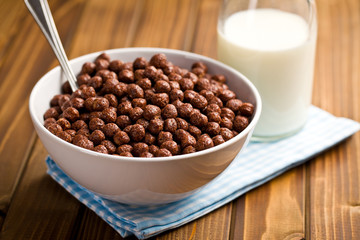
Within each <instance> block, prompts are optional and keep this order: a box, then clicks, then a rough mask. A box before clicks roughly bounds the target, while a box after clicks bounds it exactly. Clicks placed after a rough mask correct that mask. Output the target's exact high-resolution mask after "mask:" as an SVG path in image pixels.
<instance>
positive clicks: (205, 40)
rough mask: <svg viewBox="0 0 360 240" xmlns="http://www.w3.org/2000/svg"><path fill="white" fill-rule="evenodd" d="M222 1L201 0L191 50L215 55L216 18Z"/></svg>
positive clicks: (209, 55)
mask: <svg viewBox="0 0 360 240" xmlns="http://www.w3.org/2000/svg"><path fill="white" fill-rule="evenodd" d="M221 3H222V1H219V0H203V1H202V2H201V6H200V11H199V14H198V19H197V24H196V29H195V36H194V41H193V43H192V51H193V52H195V53H198V54H202V55H205V56H208V57H211V58H216V57H217V45H216V44H217V30H216V29H217V18H218V15H219V14H218V12H219V9H220V7H221Z"/></svg>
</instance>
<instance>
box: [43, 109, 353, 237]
mask: <svg viewBox="0 0 360 240" xmlns="http://www.w3.org/2000/svg"><path fill="white" fill-rule="evenodd" d="M359 129H360V124H359V123H357V122H354V121H352V120H349V119H345V118H336V117H334V116H332V115H330V114H329V113H327V112H325V111H323V110H321V109H319V108H316V107H311V110H310V116H309V120H308V122H307V124H306V126H305V127H304V129H303V130H302V131H300V132H299V133H298V134H296V135H294V136H292V137H289V138H286V139H284V140H281V141H277V142H270V143H253V142H251V143H250V144H249V145H248V146H247V147H246V148H245V149H244V151H243V152H241V154H240V155H238V156H237V157H236V158H235V159H234V161H233V163H231V165H230V166H229V167H228V168H227V169H226V170H225V171H224V172H223V173H222V174H221V175H220V176H218V177H217V178H216V179H214V180H213V181H212V182H211V183H210V184H208V185H207V186H206V187H204V188H203V189H202V190H201V191H199V192H197V193H196V194H194V195H192V196H190V197H188V198H186V199H183V200H180V201H178V202H175V203H170V204H166V205H162V206H151V207H139V206H132V205H126V204H120V203H117V202H113V201H109V200H106V199H104V198H101V197H99V196H97V195H96V194H93V193H92V192H90V191H88V190H86V189H85V188H83V187H81V186H80V185H78V184H77V183H76V182H74V181H73V180H72V179H70V178H69V177H68V176H66V175H65V174H64V172H63V171H62V170H61V169H60V168H59V167H58V166H57V165H56V164H55V162H54V161H53V160H52V159H51V158H50V157H48V158H47V160H46V163H47V165H48V174H50V175H51V177H53V178H54V179H55V180H56V181H57V182H58V183H59V184H60V185H62V186H63V187H64V188H65V189H66V190H67V191H68V192H70V193H71V194H72V195H73V196H74V197H76V198H77V199H78V200H79V201H81V202H82V203H83V204H85V205H86V206H87V207H89V208H90V209H91V210H93V211H94V212H95V213H96V214H97V215H99V216H100V217H101V218H102V219H104V221H106V222H107V223H108V224H110V226H112V227H113V228H114V229H115V230H116V231H117V232H119V233H120V234H121V236H123V237H126V236H129V235H132V234H135V235H136V237H138V238H140V239H145V238H148V237H151V236H154V235H156V234H159V233H161V232H163V231H166V230H168V229H172V228H176V227H178V226H181V225H183V224H185V223H187V222H190V221H192V220H194V219H196V218H199V217H201V216H203V215H205V214H207V213H209V212H211V211H213V210H214V209H216V208H219V207H220V206H223V205H224V204H226V203H228V202H230V201H232V200H234V199H235V198H237V197H239V196H240V195H242V194H244V193H246V192H247V191H249V190H251V189H253V188H255V187H257V186H259V185H261V184H263V183H265V182H267V181H269V180H271V179H272V178H274V177H276V176H278V175H280V174H281V173H283V172H285V171H287V170H288V169H290V168H293V167H295V166H297V165H299V164H302V163H304V162H305V161H307V160H309V159H310V158H312V157H313V156H315V155H317V154H319V153H320V152H322V151H324V150H326V149H328V148H330V147H331V146H333V145H335V144H336V143H338V142H340V141H342V140H344V139H345V138H347V137H349V136H351V135H352V134H354V133H355V132H357V131H358V130H359Z"/></svg>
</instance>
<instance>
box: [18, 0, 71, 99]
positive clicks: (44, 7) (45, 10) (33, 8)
mask: <svg viewBox="0 0 360 240" xmlns="http://www.w3.org/2000/svg"><path fill="white" fill-rule="evenodd" d="M24 2H25V4H26V6H27V8H28V9H29V11H30V13H31V15H32V16H33V17H34V19H35V21H36V22H37V24H38V25H39V27H40V29H41V31H42V32H43V33H44V35H45V37H46V39H47V40H48V42H49V44H50V46H51V48H52V50H53V51H54V53H55V55H56V57H57V59H58V60H59V63H60V65H61V68H62V70H63V71H64V73H65V76H66V78H67V79H68V81H69V83H70V86H71V89H72V91H73V92H74V91H75V90H76V89H77V88H78V86H77V83H76V77H75V74H74V72H73V71H72V69H71V67H70V65H69V61H68V58H67V57H66V53H65V50H64V47H63V46H62V44H61V41H60V37H59V34H58V32H57V29H56V26H55V23H54V19H53V17H52V15H51V11H50V7H49V4H48V2H47V0H24Z"/></svg>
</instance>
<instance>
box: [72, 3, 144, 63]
mask: <svg viewBox="0 0 360 240" xmlns="http://www.w3.org/2000/svg"><path fill="white" fill-rule="evenodd" d="M142 5H143V0H137V1H132V0H125V1H117V0H111V1H107V2H106V4H104V1H101V0H90V1H87V3H86V6H85V9H84V12H83V16H82V17H81V22H80V24H79V26H78V28H77V30H76V34H75V38H74V40H73V43H72V46H71V51H70V54H69V56H70V58H73V57H78V56H81V55H84V54H88V53H91V52H96V51H102V50H105V49H112V48H123V47H128V46H129V42H131V41H132V39H134V35H135V34H136V32H135V30H134V29H135V28H136V26H137V24H138V18H139V14H140V11H141V9H142Z"/></svg>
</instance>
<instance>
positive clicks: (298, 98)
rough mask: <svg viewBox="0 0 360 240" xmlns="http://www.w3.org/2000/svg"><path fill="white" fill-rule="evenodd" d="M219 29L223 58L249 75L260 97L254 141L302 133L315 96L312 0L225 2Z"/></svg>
mask: <svg viewBox="0 0 360 240" xmlns="http://www.w3.org/2000/svg"><path fill="white" fill-rule="evenodd" d="M217 30H218V58H219V60H220V61H222V62H224V63H226V64H228V65H230V66H232V67H233V68H235V69H237V70H238V71H239V72H241V73H242V74H244V75H245V76H247V77H248V78H249V79H250V81H252V82H253V83H254V85H255V86H256V87H257V89H258V90H259V92H260V96H261V98H262V103H263V110H262V114H261V117H260V120H259V122H258V124H257V126H256V128H255V130H254V134H253V136H254V137H253V140H259V141H271V140H277V139H280V138H283V137H286V136H290V135H292V134H294V133H296V132H298V131H299V130H301V128H302V127H303V126H304V125H305V123H306V120H307V116H308V109H309V106H310V103H311V96H312V83H313V75H314V60H315V48H316V36H317V19H316V7H315V2H314V0H291V1H289V0H224V1H223V6H222V9H221V10H220V14H219V19H218V29H217Z"/></svg>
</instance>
